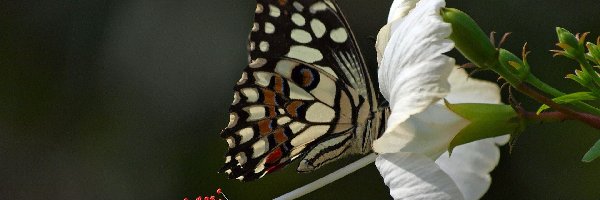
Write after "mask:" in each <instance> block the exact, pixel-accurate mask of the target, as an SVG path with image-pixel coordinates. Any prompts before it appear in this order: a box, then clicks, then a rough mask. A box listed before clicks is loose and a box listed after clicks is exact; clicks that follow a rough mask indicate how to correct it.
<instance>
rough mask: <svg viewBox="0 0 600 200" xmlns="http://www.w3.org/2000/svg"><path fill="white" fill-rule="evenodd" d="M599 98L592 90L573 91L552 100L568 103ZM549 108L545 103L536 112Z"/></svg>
mask: <svg viewBox="0 0 600 200" xmlns="http://www.w3.org/2000/svg"><path fill="white" fill-rule="evenodd" d="M596 99H598V97H597V96H594V93H591V92H575V93H571V94H565V95H563V96H560V97H556V98H554V99H552V101H554V102H555V103H557V104H568V103H572V102H576V101H592V100H596ZM548 108H550V107H549V106H548V105H546V104H544V105H542V106H540V108H539V109H538V110H537V112H536V114H538V115H539V114H540V113H542V112H543V111H544V110H547V109H548Z"/></svg>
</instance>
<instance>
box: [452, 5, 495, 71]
mask: <svg viewBox="0 0 600 200" xmlns="http://www.w3.org/2000/svg"><path fill="white" fill-rule="evenodd" d="M441 15H442V18H443V19H444V21H445V22H447V23H450V24H451V25H452V34H451V35H450V39H451V40H452V41H454V43H455V46H456V49H458V51H460V53H462V54H463V55H464V56H465V57H466V58H467V59H469V60H470V61H471V62H472V63H473V64H475V65H477V66H479V67H481V68H484V69H487V68H490V67H493V66H495V65H496V63H497V62H498V60H497V50H496V48H495V47H494V45H493V44H492V42H490V39H489V38H488V36H487V35H486V34H485V33H484V32H483V31H482V30H481V28H480V27H479V26H478V25H477V23H476V22H475V21H474V20H473V19H472V18H471V17H469V15H467V14H466V13H464V12H462V11H460V10H457V9H454V8H442V10H441Z"/></svg>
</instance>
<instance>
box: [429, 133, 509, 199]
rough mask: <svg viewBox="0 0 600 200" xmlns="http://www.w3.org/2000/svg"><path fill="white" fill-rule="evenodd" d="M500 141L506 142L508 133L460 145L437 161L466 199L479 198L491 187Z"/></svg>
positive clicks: (498, 158)
mask: <svg viewBox="0 0 600 200" xmlns="http://www.w3.org/2000/svg"><path fill="white" fill-rule="evenodd" d="M498 141H500V142H504V143H506V141H508V135H506V136H500V137H496V138H488V139H484V140H479V141H475V142H471V143H468V144H465V145H461V146H458V147H456V148H455V149H454V151H453V152H452V156H451V157H448V153H444V154H443V155H442V156H440V157H439V158H438V159H437V160H436V161H435V162H436V163H437V164H438V165H439V166H440V168H441V169H442V170H444V172H446V173H447V174H448V175H449V176H450V178H452V180H453V181H454V183H456V185H457V186H458V188H459V189H460V191H461V192H462V194H463V196H464V197H465V199H479V198H481V197H482V196H483V195H484V194H485V192H486V191H487V190H488V188H489V187H490V184H491V181H492V178H491V177H490V174H489V173H490V172H491V171H492V170H493V169H494V168H495V167H496V165H498V161H499V160H500V150H499V149H498V146H497V145H498V144H504V143H497V142H498Z"/></svg>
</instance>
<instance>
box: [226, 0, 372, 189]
mask: <svg viewBox="0 0 600 200" xmlns="http://www.w3.org/2000/svg"><path fill="white" fill-rule="evenodd" d="M249 50H250V59H251V63H250V64H249V65H248V66H247V67H246V68H245V69H244V72H243V73H242V78H241V79H240V81H238V83H237V85H236V86H235V87H234V102H233V103H232V105H231V107H230V109H229V111H230V122H229V124H228V126H227V127H226V128H225V129H224V130H223V131H222V133H221V136H222V137H223V138H224V139H225V140H226V141H227V143H228V145H229V150H228V152H227V155H226V158H225V165H224V166H223V168H222V169H221V171H222V172H225V173H227V174H229V178H237V179H240V180H244V181H250V180H254V179H257V178H260V177H262V176H263V175H265V174H267V173H270V172H273V171H275V170H277V169H279V168H281V167H283V166H285V165H287V164H288V163H289V162H291V161H293V160H294V159H297V158H303V160H302V162H301V163H300V166H299V168H298V170H299V171H311V170H314V169H316V168H318V167H320V166H322V165H323V164H326V163H328V162H330V161H332V160H335V159H336V158H338V157H340V155H344V154H346V153H347V152H352V149H351V148H352V143H353V142H354V143H356V142H357V137H358V135H357V134H356V133H357V132H359V131H360V132H364V130H365V129H364V127H362V125H360V122H362V121H365V119H366V117H368V115H369V114H370V112H372V111H371V109H372V105H374V104H375V103H376V102H374V101H373V100H372V99H374V98H373V97H374V94H372V93H373V92H372V91H373V89H372V84H371V82H370V78H369V76H368V74H367V72H366V67H365V65H364V61H363V59H362V57H361V56H360V52H359V50H358V48H357V45H356V42H355V41H354V36H353V35H352V33H351V32H350V31H349V28H348V25H347V23H346V21H345V19H344V18H343V15H342V14H341V12H340V10H339V7H337V5H336V4H335V2H333V1H329V0H294V1H292V0H287V1H286V0H257V8H256V15H255V22H254V25H253V28H252V32H251V34H250V43H249ZM363 140H364V139H363ZM358 143H361V144H362V145H364V143H365V142H364V141H362V140H358Z"/></svg>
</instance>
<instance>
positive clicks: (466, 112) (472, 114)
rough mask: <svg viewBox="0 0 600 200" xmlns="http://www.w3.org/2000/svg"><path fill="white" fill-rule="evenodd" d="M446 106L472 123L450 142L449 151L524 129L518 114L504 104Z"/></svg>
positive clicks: (447, 104)
mask: <svg viewBox="0 0 600 200" xmlns="http://www.w3.org/2000/svg"><path fill="white" fill-rule="evenodd" d="M446 106H447V107H448V108H449V109H450V110H451V111H452V112H454V113H456V114H458V115H460V116H461V117H463V118H465V119H467V120H469V121H470V122H471V123H470V124H469V125H467V127H465V128H463V129H462V130H461V131H460V132H459V133H458V134H457V135H456V136H455V137H454V138H453V139H452V141H451V142H450V145H449V146H448V151H449V152H450V153H452V150H453V149H454V148H455V147H456V146H459V145H462V144H466V143H469V142H473V141H477V140H481V139H486V138H492V137H497V136H501V135H506V134H515V133H518V132H520V131H522V130H523V129H524V123H521V120H520V119H519V116H518V114H517V113H516V112H515V111H514V109H513V108H512V107H511V106H509V105H502V104H475V103H466V104H450V103H448V102H446Z"/></svg>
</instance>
